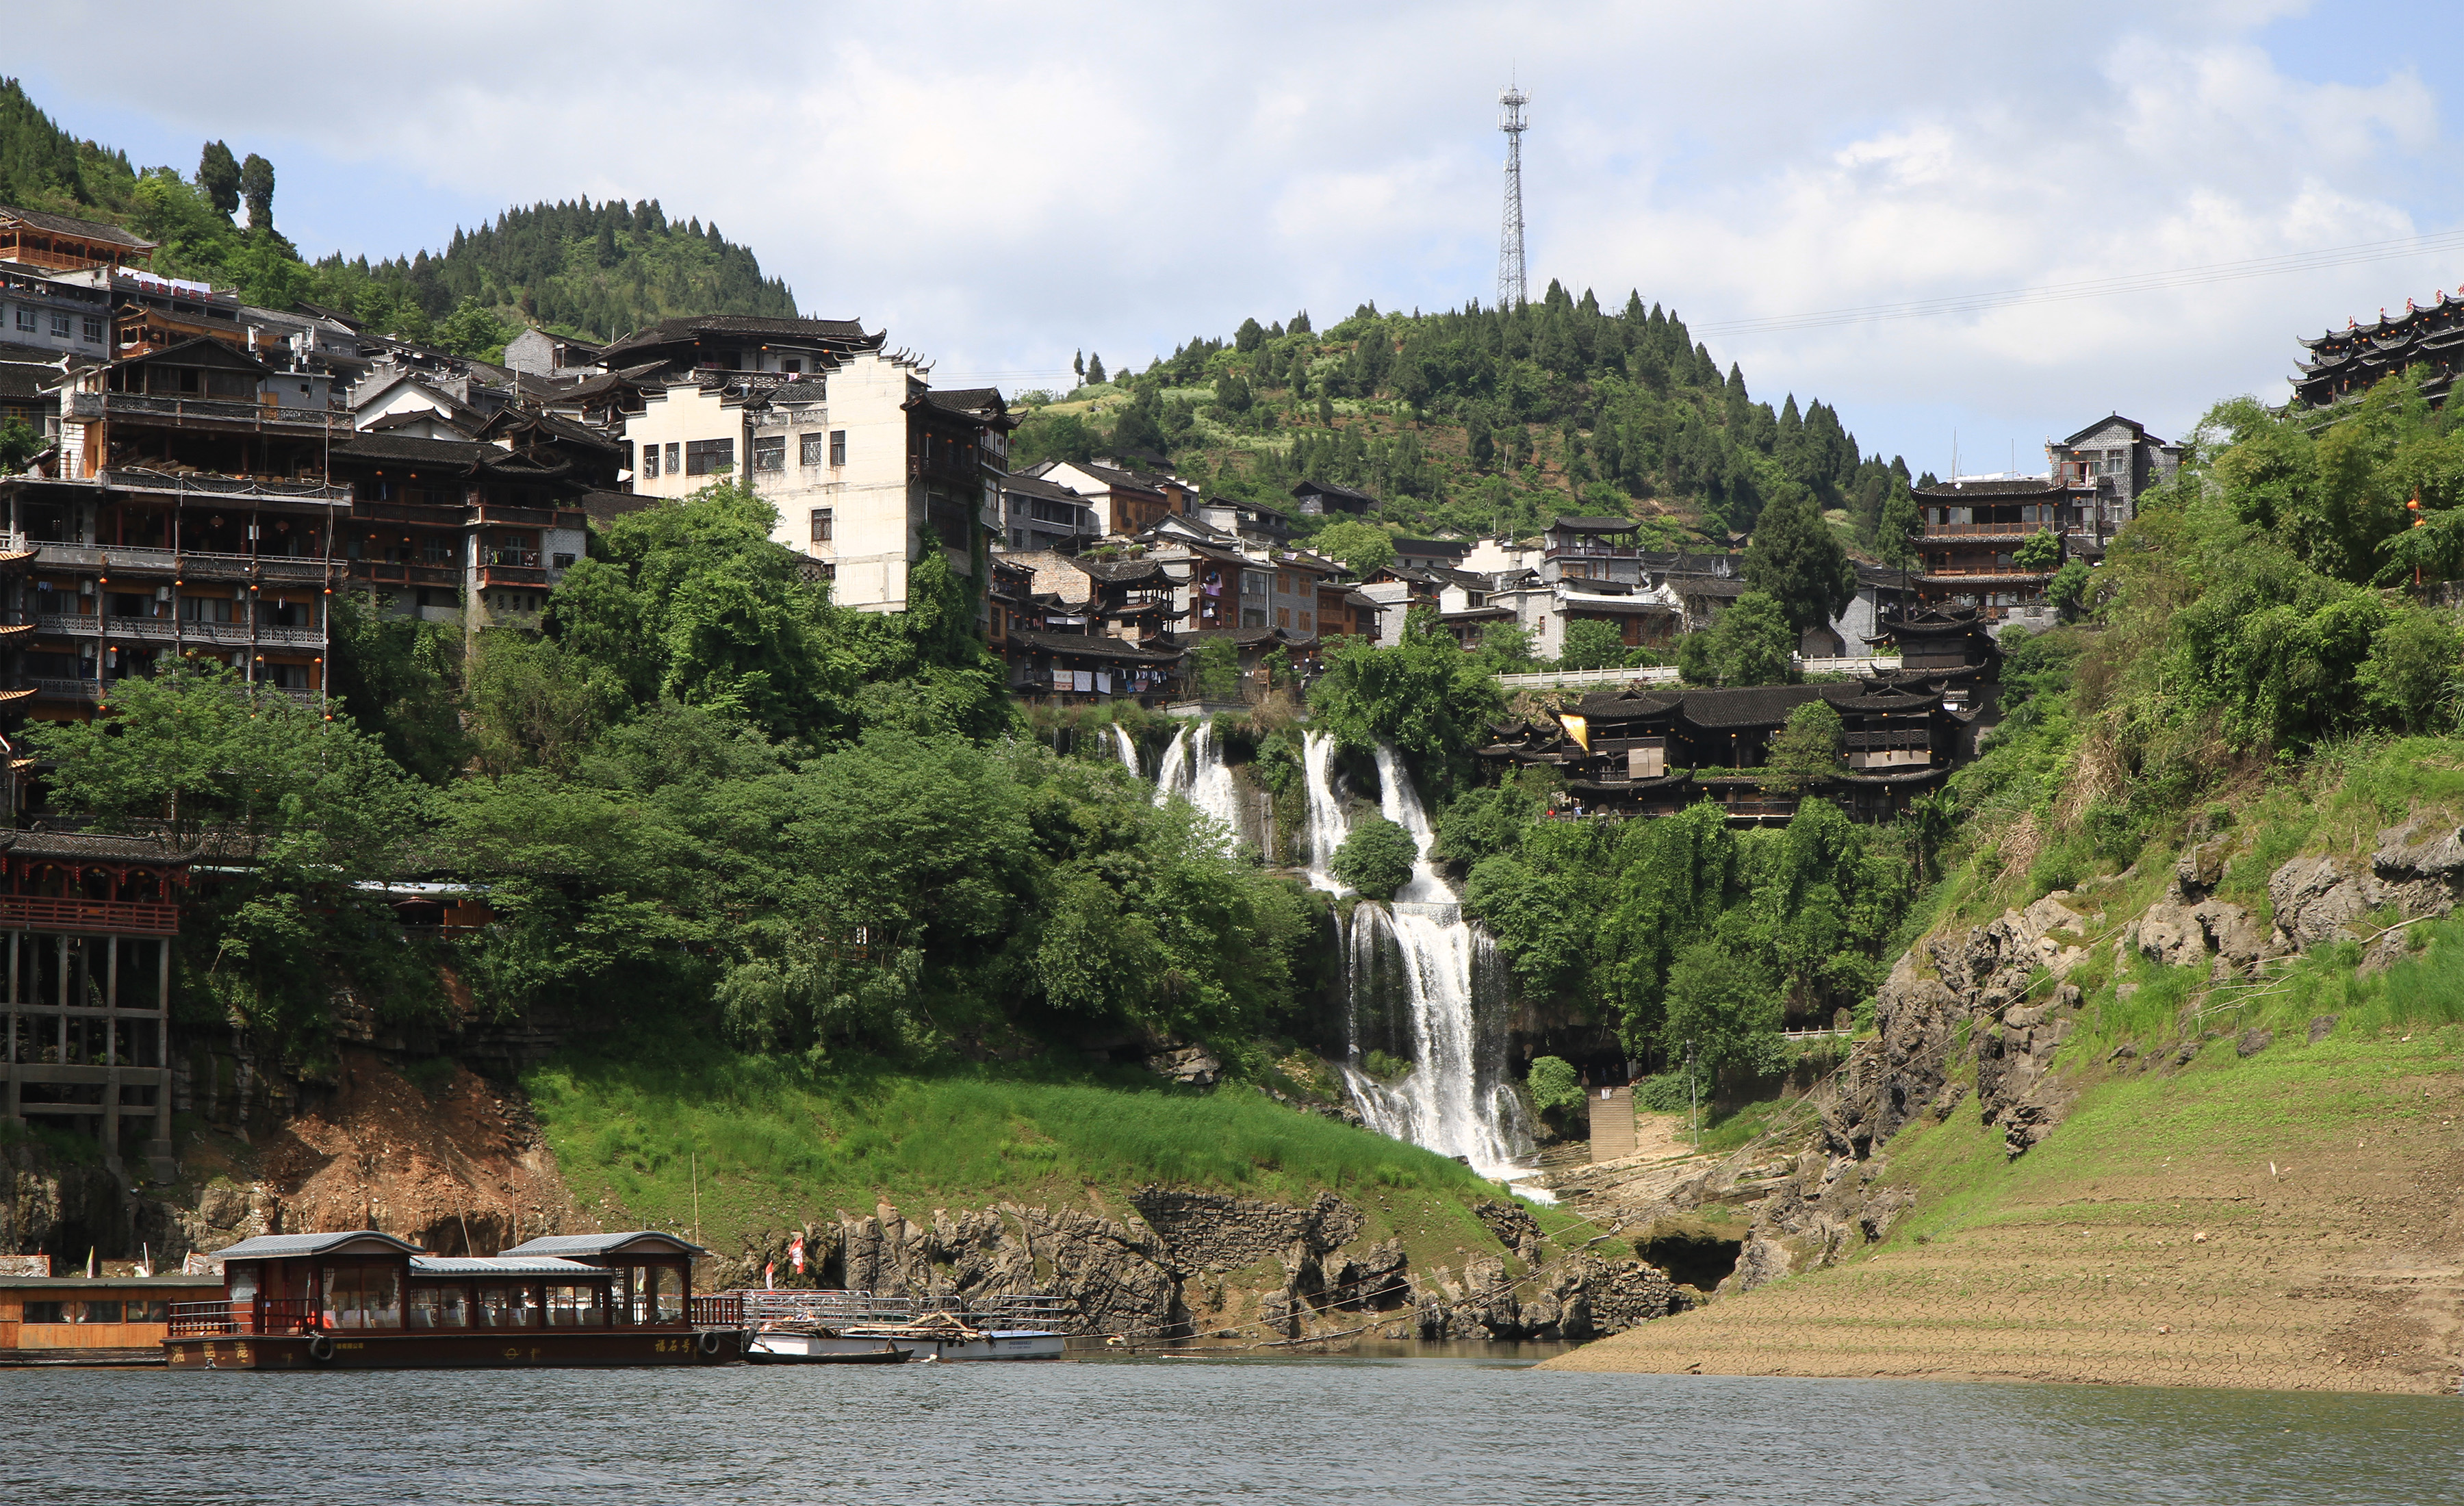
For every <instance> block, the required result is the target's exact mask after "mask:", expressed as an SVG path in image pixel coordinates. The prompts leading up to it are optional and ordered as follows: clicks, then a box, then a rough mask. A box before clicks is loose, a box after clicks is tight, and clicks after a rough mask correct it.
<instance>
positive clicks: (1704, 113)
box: [0, 0, 2464, 475]
mask: <svg viewBox="0 0 2464 1506" xmlns="http://www.w3.org/2000/svg"><path fill="white" fill-rule="evenodd" d="M81 9H82V8H79V7H73V6H57V7H44V8H39V9H37V8H28V11H27V13H24V14H19V15H15V16H12V18H11V23H10V27H9V34H8V36H7V38H6V40H5V42H0V73H11V74H14V75H15V76H17V77H19V78H22V79H23V80H24V82H25V84H26V86H27V88H28V89H29V90H30V91H31V92H32V93H33V96H34V98H35V99H36V100H37V101H38V102H39V103H41V104H42V105H43V107H44V108H45V109H47V110H48V111H49V112H50V113H51V114H52V115H53V117H54V118H55V120H57V121H59V122H61V123H62V124H63V125H64V126H65V127H67V128H68V129H69V130H71V131H73V132H75V133H76V134H77V135H79V136H85V137H91V138H94V139H97V140H99V141H102V142H104V143H106V144H113V145H118V146H121V147H123V148H125V149H126V150H127V151H128V152H129V154H130V155H131V157H132V158H134V159H136V160H137V161H138V162H139V164H140V165H141V166H143V165H147V164H152V163H158V162H160V163H170V164H174V165H177V166H181V167H183V168H184V169H187V170H193V168H194V165H195V163H196V160H197V155H198V150H199V146H200V144H201V143H202V142H203V141H205V140H206V139H208V138H209V137H216V138H221V139H224V140H227V141H228V142H229V143H230V144H231V147H232V149H233V150H234V151H235V152H238V153H240V154H242V155H245V154H246V153H248V152H251V151H255V152H259V153H262V154H263V155H264V156H266V157H267V158H269V159H270V160H271V161H272V162H273V163H274V165H275V169H276V174H277V191H276V194H275V220H276V222H277V224H279V225H280V227H281V228H282V230H283V231H284V233H286V234H288V235H289V236H291V238H292V239H293V240H294V241H295V242H297V244H298V245H299V246H300V248H301V249H302V251H303V252H305V253H307V254H309V255H321V254H323V253H325V252H327V251H331V250H337V249H339V250H341V251H342V252H344V253H345V254H347V255H363V254H364V255H369V256H370V257H378V256H384V255H407V254H408V253H410V252H412V251H415V250H418V249H420V248H422V247H429V248H434V247H439V246H441V245H443V244H444V243H445V242H446V241H448V240H450V239H451V235H452V232H453V229H454V227H455V226H456V225H470V224H475V223H477V222H478V221H480V220H482V219H486V218H491V217H493V216H494V215H495V212H496V211H497V210H500V209H502V208H504V207H506V206H507V205H511V204H527V203H531V202H534V201H537V200H540V199H548V200H556V199H569V198H571V197H573V196H575V195H577V194H586V195H588V196H589V197H590V198H592V199H594V200H597V199H603V198H619V197H620V198H626V199H643V198H655V199H657V200H659V201H660V202H661V204H662V205H663V206H664V207H665V209H666V210H667V212H668V214H669V215H670V217H671V218H675V219H683V218H686V217H688V216H693V217H698V218H700V219H701V220H703V221H704V222H705V223H708V222H712V221H715V222H716V223H717V224H718V225H719V227H720V229H721V231H722V233H724V234H726V235H727V236H728V237H729V238H730V239H732V240H737V241H739V242H743V243H745V244H748V245H750V246H751V247H753V249H754V250H755V252H756V253H757V254H758V255H759V257H760V259H761V264H762V267H763V269H764V271H765V272H767V273H769V274H771V275H773V276H778V277H784V278H785V279H786V280H787V282H788V284H789V285H790V286H791V287H792V288H793V289H794V290H795V293H796V297H797V299H798V301H799V302H800V304H801V305H802V306H803V309H804V310H805V311H806V312H807V313H809V314H812V315H816V316H820V317H825V318H861V319H863V320H864V321H866V323H867V325H868V327H887V329H888V331H889V334H890V338H891V344H892V345H903V346H907V347H910V348H913V349H915V350H918V351H921V352H924V353H925V354H926V355H927V356H928V357H929V358H931V359H933V360H934V361H935V362H936V363H937V365H936V368H935V381H936V382H938V383H940V384H941V385H944V386H974V385H979V384H981V383H990V384H995V385H999V386H1001V387H1002V388H1006V389H1009V390H1018V389H1021V388H1031V387H1039V386H1056V385H1058V386H1066V385H1067V371H1068V366H1069V363H1070V360H1071V357H1072V355H1073V353H1074V352H1077V351H1080V350H1087V351H1092V352H1096V353H1100V354H1101V355H1102V356H1103V357H1104V359H1105V361H1106V363H1107V365H1112V366H1115V367H1117V366H1119V365H1122V364H1123V362H1124V361H1127V362H1128V363H1129V364H1131V365H1145V363H1146V361H1147V360H1148V359H1149V358H1150V357H1153V356H1156V355H1163V354H1169V353H1170V351H1171V350H1172V349H1173V347H1174V346H1175V345H1177V343H1180V342H1182V341H1185V340H1187V339H1189V338H1191V337H1193V336H1198V335H1206V336H1216V337H1222V336H1228V335H1229V334H1230V333H1231V331H1232V330H1233V328H1234V327H1235V326H1237V325H1238V324H1239V323H1240V321H1242V320H1243V318H1245V317H1251V316H1254V317H1256V318H1257V319H1259V320H1260V321H1262V322H1267V321H1274V320H1277V319H1288V318H1289V317H1290V316H1291V314H1292V313H1293V312H1294V311H1295V310H1298V309H1303V308H1306V309H1308V310H1309V313H1310V315H1311V317H1312V318H1313V319H1314V320H1315V321H1316V322H1317V323H1318V325H1319V326H1320V327H1324V326H1325V325H1327V324H1329V323H1331V322H1333V321H1335V320H1336V319H1339V318H1341V317H1342V316H1344V315H1346V314H1349V313H1350V312H1351V311H1352V310H1353V308H1354V307H1355V306H1357V305H1358V304H1360V303H1361V302H1364V301H1374V302H1375V304H1376V305H1377V306H1378V307H1379V308H1381V309H1394V308H1405V309H1409V308H1421V309H1435V308H1441V307H1453V306H1457V305H1460V304H1462V303H1463V302H1464V301H1465V300H1467V299H1480V300H1481V301H1483V302H1487V301H1490V300H1492V299H1494V297H1495V294H1496V267H1497V254H1498V235H1499V220H1500V207H1501V198H1502V192H1501V189H1502V171H1501V168H1502V164H1503V157H1504V138H1503V137H1502V136H1501V135H1500V133H1499V132H1498V130H1497V128H1496V126H1497V105H1496V96H1497V92H1498V90H1499V89H1500V88H1501V87H1502V86H1504V85H1505V84H1506V83H1507V81H1508V80H1509V78H1511V79H1512V80H1513V81H1514V82H1516V83H1518V84H1519V85H1520V86H1521V87H1522V88H1523V89H1524V90H1525V91H1526V92H1527V93H1528V94H1529V96H1530V98H1531V102H1530V105H1529V111H1528V114H1529V122H1530V128H1529V131H1528V132H1527V133H1526V134H1525V137H1524V200H1525V211H1526V217H1527V221H1528V224H1529V231H1528V238H1529V265H1530V276H1531V287H1530V291H1531V293H1532V295H1533V296H1535V297H1536V296H1537V295H1538V294H1539V293H1540V292H1541V291H1542V289H1544V288H1545V287H1546V286H1547V283H1548V280H1549V279H1550V278H1551V277H1554V278H1557V279H1559V280H1561V281H1563V282H1564V283H1565V284H1566V285H1567V286H1568V287H1569V288H1570V289H1573V290H1574V291H1575V292H1576V293H1577V294H1578V295H1579V293H1580V291H1581V290H1582V289H1584V288H1591V289H1595V290H1596V291H1597V293H1598V295H1599V297H1600V299H1601V301H1602V302H1603V303H1606V304H1610V305H1612V306H1615V305H1617V304H1621V303H1622V302H1623V301H1624V298H1625V295H1626V293H1627V291H1628V290H1639V292H1640V293H1641V295H1642V297H1643V299H1644V300H1645V301H1646V302H1659V303H1661V304H1664V305H1666V306H1668V307H1670V308H1672V309H1674V310H1676V311H1677V312H1679V313H1681V314H1682V315H1683V317H1684V318H1685V319H1686V321H1688V322H1689V324H1691V325H1692V326H1693V328H1694V329H1695V331H1696V334H1697V336H1698V338H1700V339H1702V340H1703V341H1704V342H1705V343H1706V344H1708V345H1709V346H1710V348H1711V352H1712V354H1713V355H1714V357H1716V358H1717V359H1718V360H1719V362H1720V363H1721V365H1724V366H1725V365H1727V364H1728V363H1729V362H1731V361H1734V362H1737V363H1740V364H1741V365H1743V367H1744V369H1745V373H1746V378H1747V382H1748V385H1749V388H1750V389H1751V390H1752V392H1753V394H1754V395H1755V396H1756V397H1759V398H1768V399H1770V400H1771V401H1772V402H1774V403H1776V402H1777V401H1778V400H1779V399H1780V398H1781V397H1782V396H1783V395H1785V394H1787V393H1790V392H1793V393H1794V394H1796V396H1797V398H1798V400H1799V402H1800V404H1802V403H1803V402H1805V401H1807V400H1809V399H1812V398H1816V397H1818V398H1821V399H1822V400H1824V401H1827V402H1829V403H1831V404H1832V405H1833V406H1835V407H1836V408H1837V410H1839V412H1840V414H1841V417H1842V418H1843V420H1844V421H1845V422H1846V423H1847V425H1848V427H1849V428H1850V429H1851V430H1853V431H1855V432H1856V433H1857V435H1858V437H1859V442H1860V444H1861V446H1862V447H1863V448H1864V449H1865V450H1867V451H1868V452H1873V453H1879V454H1884V455H1891V454H1902V455H1904V456H1905V457H1906V458H1907V460H1908V462H1909V464H1910V465H1911V466H1913V467H1914V468H1916V469H1918V470H1920V471H1925V470H1930V471H1934V472H1937V473H1941V474H1946V475H1947V474H1949V472H1950V470H1951V464H1952V454H1953V447H1954V444H1955V445H1956V447H1957V454H1958V459H1959V468H1960V469H1961V470H1962V471H1964V472H1967V473H1969V474H1977V473H1985V472H1994V471H2001V470H2004V469H2006V468H2008V467H2010V466H2011V465H2012V464H2013V461H2014V459H2015V462H2016V464H2017V466H2018V468H2019V469H2021V470H2037V469H2041V468H2042V464H2043V458H2042V450H2041V446H2042V444H2043V442H2044V440H2045V439H2047V438H2048V437H2060V436H2062V435H2064V434H2067V433H2070V432H2073V431H2075V430H2077V429H2079V428H2081V427H2083V426H2085V425H2086V424H2088V423H2089V422H2091V421H2093V420H2096V419H2099V418H2101V417H2103V416H2104V415H2103V414H2101V413H2099V412H2098V411H2097V410H2098V409H2103V410H2106V411H2107V412H2115V411H2119V412H2122V413H2125V414H2127V415H2129V416H2131V417H2134V418H2137V419H2140V420H2141V421H2142V422H2144V423H2145V424H2147V425H2149V426H2150V427H2151V428H2152V429H2154V430H2155V431H2156V432H2158V433H2159V434H2162V435H2164V436H2166V437H2168V438H2169V437H2177V436H2178V435H2179V434H2180V433H2181V432H2184V431H2186V430H2188V429H2189V427H2190V426H2192V425H2193V424H2195V423H2196V422H2197V420H2198V418H2199V415H2200V414H2201V413H2202V412H2204V411H2205V410H2207V409H2208V408H2209V407H2210V406H2211V404H2213V403H2214V402H2216V401H2218V400H2220V399H2223V398H2226V397H2230V396H2233V395H2236V394H2240V393H2244V392H2255V393H2257V394H2259V395H2260V396H2262V397H2266V398H2269V399H2270V400H2278V399H2280V398H2281V397H2282V395H2283V393H2284V391H2285V388H2284V378H2285V377H2286V375H2287V374H2289V373H2290V372H2291V370H2292V368H2293V361H2294V359H2295V357H2296V356H2297V355H2299V347H2298V346H2297V345H2296V344H2295V343H2294V341H2295V338H2296V337H2297V336H2301V335H2314V336H2315V335H2317V334H2318V333H2320V332H2321V330H2323V329H2324V328H2326V327H2328V326H2330V325H2334V326H2337V327H2341V326H2342V325H2343V322H2344V321H2345V320H2346V319H2347V318H2356V317H2358V318H2361V319H2364V320H2367V319H2371V318H2374V317H2376V314H2377V312H2378V311H2379V309H2381V308H2382V307H2386V308H2390V309H2394V310H2401V309H2402V308H2403V306H2404V302H2405V300H2406V299H2407V298H2416V299H2425V300H2426V299H2429V298H2430V297H2431V295H2432V294H2433V293H2434V292H2435V290H2437V289H2439V288H2441V287H2444V288H2447V289H2449V290H2451V291H2453V290H2456V289H2458V288H2459V287H2464V153H2459V151H2458V149H2457V148H2458V131H2457V126H2456V124H2455V122H2454V121H2453V110H2451V109H2450V108H2448V107H2447V106H2449V104H2450V101H2451V100H2459V99H2464V49H2458V48H2456V47H2455V46H2453V41H2452V36H2453V24H2454V23H2453V12H2452V11H2450V10H2449V8H2448V7H2447V6H2445V5H2438V4H2433V3H2428V0H2423V3H2413V0H2383V3H2377V0H2372V3H2364V0H2351V3H2343V4H2303V3H2299V0H2243V3H2227V0H2178V3H2173V0H2126V3H2125V0H2111V3H2108V0H2070V3H2067V4H2063V5H2061V6H2058V7H2056V6H2051V5H2010V4H2006V5H2001V6H1978V5H1975V4H1974V3H1973V0H1957V3H1942V0H1898V3H1893V4H1873V3H1856V0H1823V3H1799V0H1760V3H1758V4H1755V5H1752V6H1742V5H1740V6H1704V5H1701V4H1683V5H1678V4H1646V3H1632V4H1624V5H1600V4H1585V3H1579V0H1558V3H1554V4H1547V5H1504V4H1468V3H1446V0H1423V3H1418V4H1409V5H1380V4H1366V3H1364V4H1354V5H1345V6H1328V5H1323V4H1315V5H1293V4H1281V3H1271V0H1257V3H1249V4H1243V5H1240V6H1236V7H1235V6H1227V7H1211V6H1186V5H1184V6H1155V5H1153V4H1139V5H1129V4H1084V5H1073V4H1067V3H1059V0H1055V3H1049V4H1045V5H1041V6H1036V7H1021V6H996V5H992V4H939V3H929V0H910V3H907V4H902V5H896V6H883V5H877V4H867V5H839V4H795V3H780V0H771V3H768V4H762V5H737V4H732V3H726V0H704V3H701V4H697V5H694V6H692V7H677V6H674V5H672V4H670V5H651V4H635V3H631V0H604V3H599V4H594V5H592V6H590V7H589V8H587V9H586V10H584V9H582V8H576V7H555V8H543V7H542V8H534V7H527V6H524V5H521V4H518V3H513V0H495V3H491V4H484V5H482V4H471V3H465V0H430V3H429V4H428V5H425V6H422V7H417V8H407V7H391V8H374V7H370V8H347V7H334V6H330V5H322V4H320V5H313V6H312V5H298V4H287V3H282V0H259V3H255V4H251V5H247V6H217V5H212V4H198V3H194V0H190V3H187V4H179V5H155V4H149V3H145V0H126V3H122V4H120V5H116V6H115V7H114V8H113V26H112V30H113V31H115V32H117V33H121V35H123V36H129V35H142V34H144V33H146V32H147V31H148V30H149V29H151V28H159V30H160V33H161V35H162V37H163V38H164V45H163V46H161V47H154V48H147V49H143V50H141V51H140V52H138V53H133V54H132V53H124V52H121V50H119V49H118V48H116V47H103V48H101V49H100V50H98V46H97V42H98V38H97V33H96V32H95V30H94V22H93V20H92V18H91V16H90V15H87V14H83V13H81ZM174 38H176V41H174V40H173V39H174ZM127 56H144V57H146V58H147V59H149V62H148V65H147V66H144V67H126V66H121V64H120V63H119V62H116V61H114V60H113V59H115V58H124V57H127ZM175 56H176V58H177V60H178V64H179V65H178V66H169V65H168V64H169V63H170V62H171V60H172V59H173V58H174V57H175ZM243 80H244V84H242V86H237V87H235V86H234V85H235V84H241V83H242V81H243ZM2439 236H2444V237H2446V239H2445V240H2444V241H2443V243H2439V242H2434V243H2433V244H2432V245H2431V246H2430V247H2427V248H2425V247H2423V246H2422V245H2420V244H2418V243H2419V242H2420V241H2421V240H2422V239H2423V238H2424V237H2439ZM2357 247H2358V248H2367V249H2365V250H2361V251H2353V250H2350V249H2349V248H2357ZM2330 253H2333V254H2335V255H2326V254H2330ZM2268 258H2277V259H2273V260H2270V259H2268ZM2255 274H2264V275H2255ZM2117 284H2118V285H2119V287H2120V289H2121V290H2120V291H2114V289H2115V287H2116V285H2117ZM2047 290H2058V293H2055V292H2048V291H2047ZM2008 293H2018V294H2021V295H2023V296H2022V297H2019V298H2016V299H2007V298H2006V299H1992V298H1982V299H1980V296H1984V295H1998V294H2008ZM1925 303H1933V304H1938V305H1947V307H1948V309H1949V311H1948V312H1942V313H1930V314H1926V315H1925V316H1923V317H1900V316H1899V315H1896V314H1895V315H1894V316H1893V317H1873V315H1872V314H1871V313H1870V312H1859V311H1874V310H1878V309H1885V308H1887V307H1889V306H1893V305H1907V304H1925ZM1841 311H1846V312H1845V313H1842V312H1841ZM1821 315H1829V316H1833V317H1829V318H1808V317H1807V316H1821Z"/></svg>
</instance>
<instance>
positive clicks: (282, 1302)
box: [166, 1296, 321, 1339]
mask: <svg viewBox="0 0 2464 1506" xmlns="http://www.w3.org/2000/svg"><path fill="white" fill-rule="evenodd" d="M320 1326H321V1322H320V1319H319V1317H318V1314H317V1304H316V1303H315V1302H313V1301H310V1300H309V1299H308V1298H306V1297H299V1296H286V1297H273V1296H260V1297H253V1298H251V1299H249V1300H247V1301H236V1302H233V1301H218V1302H174V1303H172V1304H171V1318H170V1326H169V1328H168V1329H167V1330H166V1332H167V1334H168V1336H169V1337H170V1338H173V1339H220V1338H224V1337H228V1336H233V1335H247V1336H250V1337H255V1336H257V1335H264V1334H305V1333H314V1332H315V1331H316V1330H317V1329H318V1328H319V1327H320Z"/></svg>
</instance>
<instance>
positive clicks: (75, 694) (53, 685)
mask: <svg viewBox="0 0 2464 1506" xmlns="http://www.w3.org/2000/svg"><path fill="white" fill-rule="evenodd" d="M17 685H18V688H19V689H21V690H31V691H33V693H34V695H35V697H36V698H38V699H41V700H74V701H79V702H82V703H83V704H85V705H89V706H91V705H95V704H97V703H99V701H100V700H101V699H102V682H101V681H99V680H90V679H51V678H47V677H44V676H40V675H26V676H23V677H21V678H20V679H19V680H18V681H17Z"/></svg>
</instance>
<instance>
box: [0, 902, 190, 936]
mask: <svg viewBox="0 0 2464 1506" xmlns="http://www.w3.org/2000/svg"><path fill="white" fill-rule="evenodd" d="M0 930H8V931H92V932H97V933H100V934H103V935H110V936H177V935H179V934H180V907H179V906H178V905H175V904H130V903H126V902H124V901H121V900H117V899H54V898H49V897H43V896H39V895H0Z"/></svg>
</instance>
